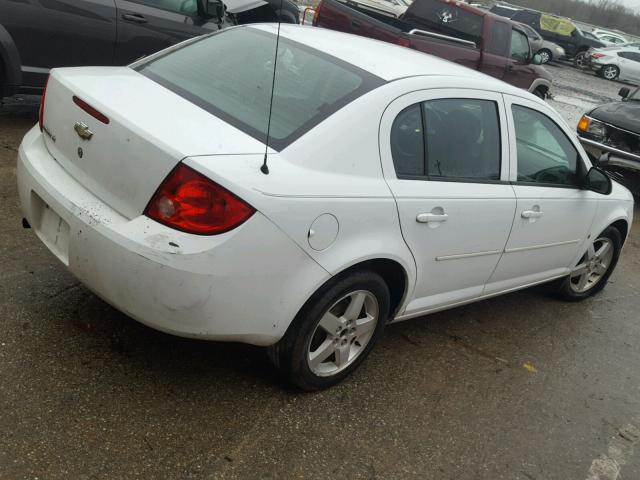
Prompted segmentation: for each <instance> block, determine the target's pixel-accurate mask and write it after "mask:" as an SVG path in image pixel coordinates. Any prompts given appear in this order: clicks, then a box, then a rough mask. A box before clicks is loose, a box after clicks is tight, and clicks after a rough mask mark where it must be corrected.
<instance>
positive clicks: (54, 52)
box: [0, 0, 298, 98]
mask: <svg viewBox="0 0 640 480" xmlns="http://www.w3.org/2000/svg"><path fill="white" fill-rule="evenodd" d="M281 1H282V6H283V9H282V11H280V10H279V8H280V5H281ZM273 6H276V9H274V8H273ZM227 7H228V8H227ZM278 18H280V19H281V20H282V21H284V22H294V23H297V22H298V7H297V5H296V4H295V3H293V2H292V1H291V0H271V1H270V2H265V1H261V0H259V1H255V0H233V1H231V0H230V1H229V2H228V3H227V2H226V1H225V4H223V3H222V1H221V0H19V1H18V0H0V98H2V97H3V96H8V95H12V94H14V93H17V92H18V91H22V92H25V93H39V92H40V91H41V90H42V87H43V86H44V83H45V81H46V78H47V75H48V73H49V69H51V68H54V67H69V66H83V65H95V66H98V65H126V64H128V63H131V62H132V61H133V60H136V59H137V58H140V57H142V56H144V55H149V54H151V53H154V52H157V51H158V50H161V49H163V48H165V47H168V46H170V45H173V44H175V43H178V42H180V41H182V40H185V39H188V38H191V37H195V36H198V35H202V34H205V33H210V32H212V31H216V30H219V29H221V28H225V27H227V26H231V25H235V24H239V23H252V22H256V21H276V20H277V19H278Z"/></svg>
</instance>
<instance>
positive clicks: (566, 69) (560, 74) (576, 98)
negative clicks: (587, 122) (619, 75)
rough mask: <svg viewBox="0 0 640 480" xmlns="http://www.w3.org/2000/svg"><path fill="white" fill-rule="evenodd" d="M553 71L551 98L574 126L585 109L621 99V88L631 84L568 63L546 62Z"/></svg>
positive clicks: (573, 126) (552, 103) (552, 102)
mask: <svg viewBox="0 0 640 480" xmlns="http://www.w3.org/2000/svg"><path fill="white" fill-rule="evenodd" d="M545 68H547V70H549V72H550V73H551V74H552V75H553V86H552V88H551V95H552V98H550V99H549V100H548V102H549V104H550V105H552V106H553V108H555V109H556V110H557V111H558V112H559V113H560V114H561V115H562V116H563V118H564V119H565V120H566V122H567V123H568V124H569V126H571V127H572V128H575V127H576V125H578V121H579V120H580V117H581V116H582V114H583V113H585V112H587V111H589V110H591V109H592V108H594V107H596V106H598V105H601V104H603V103H607V102H612V101H615V100H620V97H618V91H619V90H620V88H622V87H624V86H629V85H630V84H627V83H624V82H618V81H615V82H611V81H608V80H604V79H603V78H601V77H598V76H597V75H596V74H595V73H593V72H591V71H584V72H583V71H580V70H577V69H575V68H573V67H570V66H568V65H567V64H565V63H552V64H550V65H548V66H546V67H545Z"/></svg>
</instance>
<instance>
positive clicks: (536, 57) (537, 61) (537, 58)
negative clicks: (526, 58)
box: [531, 53, 542, 65]
mask: <svg viewBox="0 0 640 480" xmlns="http://www.w3.org/2000/svg"><path fill="white" fill-rule="evenodd" d="M531 63H532V64H534V65H542V57H541V56H540V54H538V53H536V54H535V55H534V56H533V58H532V59H531Z"/></svg>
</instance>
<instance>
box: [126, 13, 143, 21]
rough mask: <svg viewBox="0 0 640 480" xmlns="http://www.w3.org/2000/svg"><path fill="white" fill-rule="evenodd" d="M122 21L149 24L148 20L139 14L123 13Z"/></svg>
mask: <svg viewBox="0 0 640 480" xmlns="http://www.w3.org/2000/svg"><path fill="white" fill-rule="evenodd" d="M122 19H123V20H126V21H128V22H133V23H147V19H146V18H144V16H142V15H140V14H139V13H123V14H122Z"/></svg>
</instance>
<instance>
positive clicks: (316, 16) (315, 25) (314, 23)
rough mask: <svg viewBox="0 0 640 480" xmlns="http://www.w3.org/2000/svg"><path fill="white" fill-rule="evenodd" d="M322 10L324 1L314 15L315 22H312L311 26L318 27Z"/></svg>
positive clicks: (319, 4)
mask: <svg viewBox="0 0 640 480" xmlns="http://www.w3.org/2000/svg"><path fill="white" fill-rule="evenodd" d="M321 9H322V1H320V3H318V6H317V7H316V11H315V12H314V14H313V20H312V21H311V25H313V26H314V27H317V26H318V17H319V16H320V10H321Z"/></svg>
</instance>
